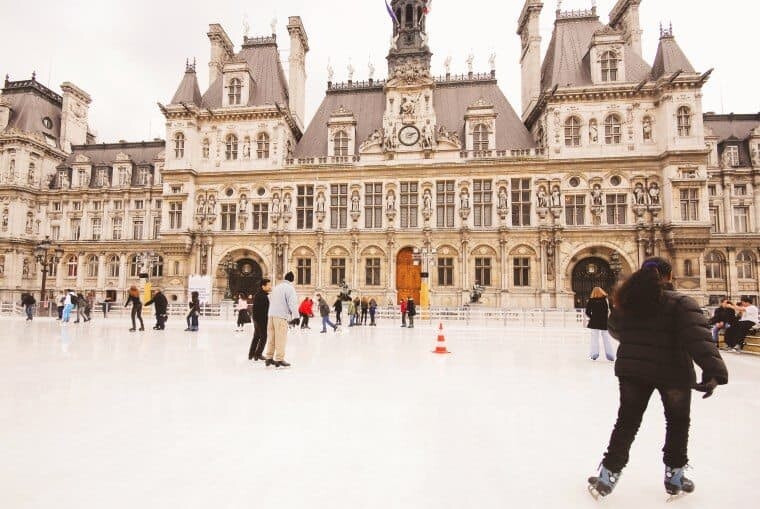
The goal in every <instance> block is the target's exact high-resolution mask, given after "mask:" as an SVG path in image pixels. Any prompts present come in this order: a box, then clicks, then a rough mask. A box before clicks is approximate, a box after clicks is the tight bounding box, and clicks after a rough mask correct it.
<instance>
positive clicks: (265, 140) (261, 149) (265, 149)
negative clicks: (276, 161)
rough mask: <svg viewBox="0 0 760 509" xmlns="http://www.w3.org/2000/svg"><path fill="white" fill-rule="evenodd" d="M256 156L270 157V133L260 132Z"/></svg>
mask: <svg viewBox="0 0 760 509" xmlns="http://www.w3.org/2000/svg"><path fill="white" fill-rule="evenodd" d="M256 157H257V158H258V159H269V135H268V134H267V133H259V135H258V136H257V137H256Z"/></svg>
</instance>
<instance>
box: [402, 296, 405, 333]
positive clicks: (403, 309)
mask: <svg viewBox="0 0 760 509" xmlns="http://www.w3.org/2000/svg"><path fill="white" fill-rule="evenodd" d="M401 326H402V327H406V299H401Z"/></svg>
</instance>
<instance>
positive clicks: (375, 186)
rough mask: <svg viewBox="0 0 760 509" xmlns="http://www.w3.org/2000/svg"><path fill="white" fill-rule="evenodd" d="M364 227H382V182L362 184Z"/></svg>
mask: <svg viewBox="0 0 760 509" xmlns="http://www.w3.org/2000/svg"><path fill="white" fill-rule="evenodd" d="M364 227H365V228H382V227H383V184H381V183H379V182H376V183H370V184H364Z"/></svg>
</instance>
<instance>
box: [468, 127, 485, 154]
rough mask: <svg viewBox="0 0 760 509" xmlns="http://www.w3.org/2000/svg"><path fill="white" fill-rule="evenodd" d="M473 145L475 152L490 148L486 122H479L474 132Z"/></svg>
mask: <svg viewBox="0 0 760 509" xmlns="http://www.w3.org/2000/svg"><path fill="white" fill-rule="evenodd" d="M472 146H473V149H474V150H475V152H485V151H486V150H488V127H487V126H486V125H485V124H478V125H476V126H475V130H474V131H473V133H472Z"/></svg>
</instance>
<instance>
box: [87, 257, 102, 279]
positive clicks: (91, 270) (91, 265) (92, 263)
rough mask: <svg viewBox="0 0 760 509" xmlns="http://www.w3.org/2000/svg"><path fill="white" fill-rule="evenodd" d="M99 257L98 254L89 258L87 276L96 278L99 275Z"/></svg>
mask: <svg viewBox="0 0 760 509" xmlns="http://www.w3.org/2000/svg"><path fill="white" fill-rule="evenodd" d="M98 265H99V262H98V257H97V256H90V257H88V258H87V262H86V264H85V266H86V267H87V277H88V278H96V277H98Z"/></svg>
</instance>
